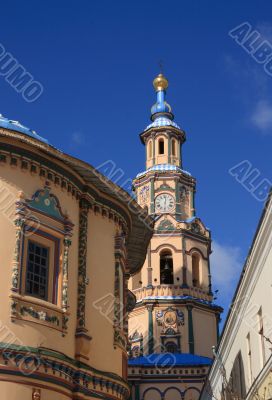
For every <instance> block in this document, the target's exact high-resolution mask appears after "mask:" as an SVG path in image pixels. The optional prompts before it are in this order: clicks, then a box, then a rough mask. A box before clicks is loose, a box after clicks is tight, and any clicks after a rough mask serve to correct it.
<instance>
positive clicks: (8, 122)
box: [0, 114, 49, 144]
mask: <svg viewBox="0 0 272 400" xmlns="http://www.w3.org/2000/svg"><path fill="white" fill-rule="evenodd" d="M0 127H1V128H6V129H10V130H12V131H17V132H21V133H24V134H25V135H28V136H30V137H32V138H34V139H37V140H40V141H41V142H43V143H46V144H49V143H48V141H47V140H46V139H44V138H42V137H41V136H39V135H38V134H37V133H36V132H35V131H33V130H32V129H29V128H27V127H26V126H24V125H22V124H21V123H20V122H18V121H13V120H12V119H8V118H5V117H3V115H2V114H0Z"/></svg>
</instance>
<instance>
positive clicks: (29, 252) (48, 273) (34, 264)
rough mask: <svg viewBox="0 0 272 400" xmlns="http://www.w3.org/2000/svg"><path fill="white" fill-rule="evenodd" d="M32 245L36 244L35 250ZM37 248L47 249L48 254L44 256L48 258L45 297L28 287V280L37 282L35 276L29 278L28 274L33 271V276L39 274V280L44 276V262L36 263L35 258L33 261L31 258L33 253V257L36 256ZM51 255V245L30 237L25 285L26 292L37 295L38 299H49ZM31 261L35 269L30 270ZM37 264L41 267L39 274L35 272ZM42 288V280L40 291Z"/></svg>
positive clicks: (45, 267) (32, 295)
mask: <svg viewBox="0 0 272 400" xmlns="http://www.w3.org/2000/svg"><path fill="white" fill-rule="evenodd" d="M30 245H33V246H34V251H31V249H30ZM37 248H40V249H41V250H43V249H45V250H46V251H47V255H46V257H44V258H45V259H46V264H45V265H44V269H45V271H46V274H45V276H44V279H45V284H44V286H45V295H44V297H42V296H41V295H38V294H34V293H31V292H30V291H28V289H27V286H28V282H32V283H33V284H35V279H34V277H33V279H29V278H28V274H30V273H32V274H33V276H35V275H38V276H39V280H40V278H42V275H41V267H42V264H41V263H36V260H35V259H34V260H33V262H32V261H31V260H30V254H33V257H36V249H37ZM40 257H41V255H40ZM50 257H51V251H50V247H47V246H44V245H43V244H41V243H40V242H36V241H34V240H31V239H29V240H28V241H27V254H26V265H25V269H26V271H25V284H24V285H25V293H26V294H27V295H28V296H31V297H36V298H38V299H41V300H45V301H48V295H49V293H48V288H49V278H50ZM30 262H31V263H32V264H33V270H32V271H30V270H29V268H30ZM37 265H38V266H39V267H40V271H39V274H37V273H36V272H35V269H36V266H37ZM40 290H41V287H40V282H39V291H40Z"/></svg>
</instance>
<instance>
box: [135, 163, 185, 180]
mask: <svg viewBox="0 0 272 400" xmlns="http://www.w3.org/2000/svg"><path fill="white" fill-rule="evenodd" d="M149 171H162V172H164V171H178V172H183V173H185V174H186V175H190V176H191V174H190V173H189V172H187V171H184V170H183V169H181V168H180V167H178V166H176V165H172V164H157V165H154V166H153V167H150V168H148V169H147V170H146V171H143V172H140V173H139V174H138V175H137V176H136V178H139V177H140V176H142V175H144V174H146V173H147V172H149Z"/></svg>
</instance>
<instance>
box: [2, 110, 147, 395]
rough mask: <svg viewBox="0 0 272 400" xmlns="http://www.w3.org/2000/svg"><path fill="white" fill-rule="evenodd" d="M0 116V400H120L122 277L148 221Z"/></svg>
mask: <svg viewBox="0 0 272 400" xmlns="http://www.w3.org/2000/svg"><path fill="white" fill-rule="evenodd" d="M1 120H2V117H1ZM1 120H0V125H1V128H0V204H1V212H0V237H1V240H0V257H1V268H2V273H1V281H0V289H1V290H0V302H1V308H0V320H1V333H0V335H1V336H0V392H1V399H9V400H15V399H16V400H17V399H18V398H19V396H20V399H21V400H30V399H36V400H39V399H42V400H49V399H50V400H54V399H58V400H66V399H82V400H85V399H89V398H103V399H105V398H113V399H126V398H127V397H128V396H129V387H128V384H127V382H126V376H127V353H126V346H127V320H126V315H127V314H126V313H127V311H128V310H130V309H131V308H132V307H133V306H134V302H135V298H134V296H133V295H132V294H131V293H129V291H128V289H127V281H128V278H129V277H130V275H131V274H135V273H137V272H138V271H139V269H140V267H141V266H142V264H143V262H144V258H145V252H146V249H147V245H148V242H149V239H150V236H151V232H152V223H151V220H150V218H149V217H148V216H147V214H146V213H145V212H144V211H143V210H142V209H141V208H140V207H139V206H138V205H137V203H136V202H135V201H134V200H133V199H132V198H131V197H130V196H129V195H128V194H127V193H126V192H125V191H123V190H122V189H120V188H119V187H117V186H116V185H114V184H113V183H111V182H110V181H108V180H107V179H106V178H104V177H103V176H102V175H101V174H100V173H98V172H97V171H96V170H95V169H94V168H93V167H91V166H90V165H88V164H86V163H84V162H82V161H80V160H77V159H75V158H73V157H70V156H68V155H66V154H64V153H62V152H60V151H58V150H56V149H55V148H54V147H52V146H50V145H49V144H48V143H46V141H43V140H40V139H41V138H40V137H36V136H35V134H31V135H30V134H28V133H27V132H25V131H22V130H21V129H19V128H18V125H17V126H16V124H13V123H12V121H11V122H10V123H9V124H8V125H7V124H1Z"/></svg>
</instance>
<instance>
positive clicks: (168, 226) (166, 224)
mask: <svg viewBox="0 0 272 400" xmlns="http://www.w3.org/2000/svg"><path fill="white" fill-rule="evenodd" d="M157 230H158V231H175V230H176V228H175V227H174V225H173V224H172V222H171V221H169V220H168V219H164V220H162V221H161V222H160V224H159V226H158V228H157Z"/></svg>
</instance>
